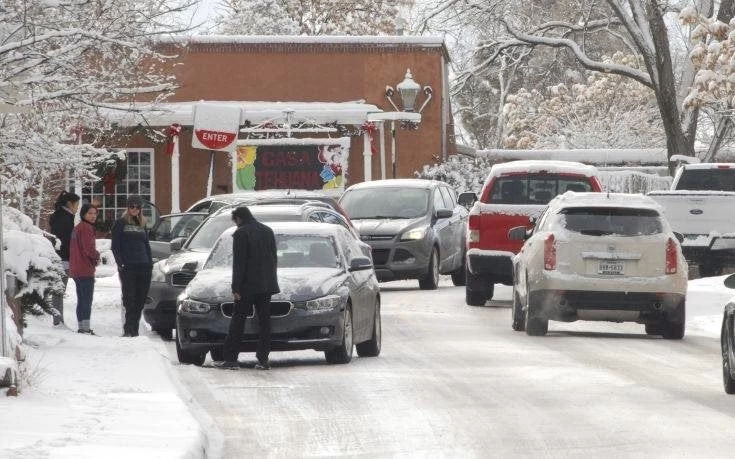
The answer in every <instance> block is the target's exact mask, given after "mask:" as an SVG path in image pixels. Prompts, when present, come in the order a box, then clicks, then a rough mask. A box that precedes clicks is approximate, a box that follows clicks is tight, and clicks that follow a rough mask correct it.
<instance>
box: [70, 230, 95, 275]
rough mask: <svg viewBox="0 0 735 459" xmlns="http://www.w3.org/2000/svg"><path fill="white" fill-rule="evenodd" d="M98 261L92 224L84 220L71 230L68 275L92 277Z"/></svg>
mask: <svg viewBox="0 0 735 459" xmlns="http://www.w3.org/2000/svg"><path fill="white" fill-rule="evenodd" d="M99 261H100V253H99V252H98V251H97V247H96V243H95V237H94V226H92V224H91V223H88V222H86V221H84V220H82V221H81V222H79V224H78V225H77V226H75V227H74V231H72V232H71V241H70V243H69V277H72V278H75V277H94V270H95V266H97V263H98V262H99Z"/></svg>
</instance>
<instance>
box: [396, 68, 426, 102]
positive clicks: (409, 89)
mask: <svg viewBox="0 0 735 459" xmlns="http://www.w3.org/2000/svg"><path fill="white" fill-rule="evenodd" d="M396 89H397V90H398V93H399V94H400V95H401V100H402V101H403V110H405V111H407V112H412V111H414V108H415V105H416V96H418V94H419V91H420V90H421V86H420V85H419V84H418V83H416V82H415V81H413V75H411V69H407V70H406V77H405V78H404V79H403V81H401V82H400V83H398V84H397V85H396Z"/></svg>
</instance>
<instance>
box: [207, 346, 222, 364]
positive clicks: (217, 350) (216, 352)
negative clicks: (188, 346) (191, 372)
mask: <svg viewBox="0 0 735 459" xmlns="http://www.w3.org/2000/svg"><path fill="white" fill-rule="evenodd" d="M209 356H210V357H212V360H213V361H214V362H223V361H224V360H225V350H224V349H223V348H221V347H214V348H212V349H210V350H209Z"/></svg>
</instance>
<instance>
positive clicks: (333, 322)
mask: <svg viewBox="0 0 735 459" xmlns="http://www.w3.org/2000/svg"><path fill="white" fill-rule="evenodd" d="M268 224H269V225H270V226H271V228H272V229H273V231H274V233H275V236H276V244H277V249H278V283H279V286H280V288H281V293H279V294H276V295H274V296H273V297H272V299H271V329H272V337H271V347H272V350H273V351H283V350H297V349H314V350H317V351H323V352H324V355H325V357H326V360H327V362H329V363H348V362H349V361H350V360H351V359H352V353H353V347H355V348H356V349H357V354H358V355H359V356H361V357H362V356H367V357H375V356H377V355H378V354H380V347H381V325H380V324H381V320H380V289H379V287H378V281H377V279H376V277H375V271H374V269H373V265H372V261H371V260H370V258H368V257H366V256H365V255H364V251H363V248H362V247H361V244H360V242H359V241H357V240H356V239H355V238H354V237H353V236H352V235H351V234H350V233H349V232H348V231H347V230H346V229H345V228H343V227H341V226H338V225H331V224H325V223H310V222H279V223H275V222H274V223H268ZM234 230H235V228H230V229H228V230H226V231H225V232H224V233H223V234H222V236H221V237H220V238H219V240H218V241H217V243H216V244H215V246H214V249H212V252H211V253H210V255H209V258H208V259H207V261H206V263H205V265H204V267H203V269H202V270H201V271H199V272H198V273H197V275H196V276H195V277H194V279H193V280H192V281H191V282H190V283H189V285H188V286H187V288H186V290H185V291H184V293H183V294H182V295H181V296H180V297H179V299H178V301H177V308H176V309H177V310H176V351H177V354H178V358H179V361H180V362H182V363H192V364H195V365H202V364H203V363H204V359H205V357H206V354H207V352H209V353H210V355H211V357H212V360H215V361H218V360H222V348H223V344H224V340H225V336H226V335H227V330H228V328H229V325H230V318H231V317H232V309H233V306H234V303H233V298H232V291H231V289H230V283H231V279H232V233H233V232H234ZM257 320H258V318H257V317H253V313H252V311H251V312H250V313H249V314H248V320H246V322H245V333H244V335H243V342H242V345H241V351H242V352H254V351H255V348H256V345H257V341H258V325H257Z"/></svg>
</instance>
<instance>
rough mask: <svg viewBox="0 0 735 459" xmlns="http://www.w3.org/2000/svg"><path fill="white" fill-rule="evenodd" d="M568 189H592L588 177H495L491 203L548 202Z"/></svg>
mask: <svg viewBox="0 0 735 459" xmlns="http://www.w3.org/2000/svg"><path fill="white" fill-rule="evenodd" d="M567 191H577V192H586V191H592V185H590V182H589V180H588V179H587V178H586V177H569V176H559V175H529V176H522V175H514V176H509V177H499V178H497V179H495V182H494V184H493V189H492V190H491V192H490V199H489V201H488V203H490V204H542V205H545V204H548V203H549V201H551V200H552V199H553V198H555V197H556V196H557V195H559V194H562V193H565V192H567Z"/></svg>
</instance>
